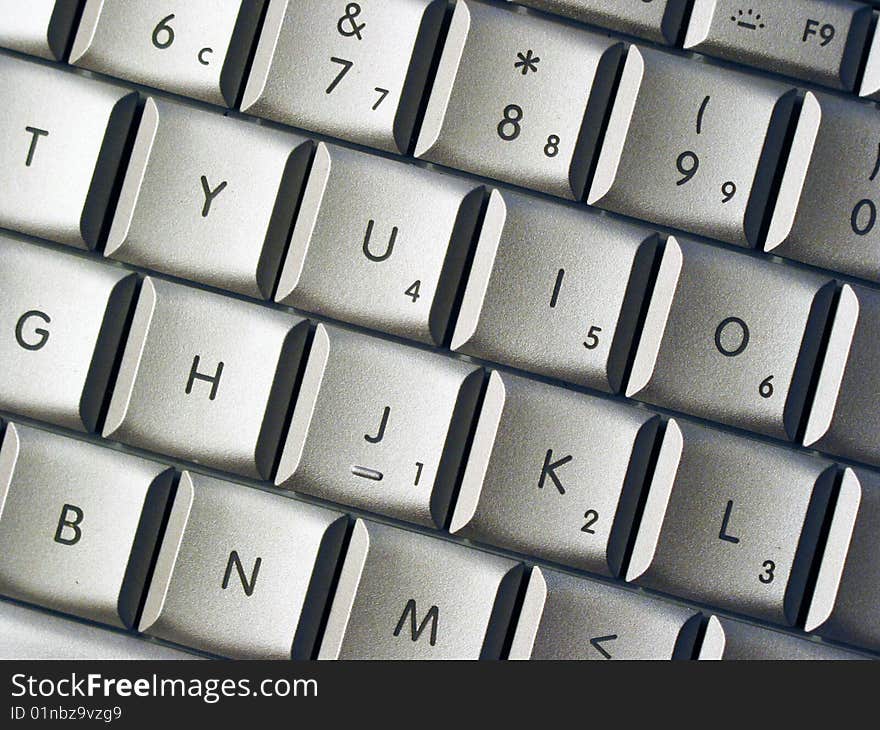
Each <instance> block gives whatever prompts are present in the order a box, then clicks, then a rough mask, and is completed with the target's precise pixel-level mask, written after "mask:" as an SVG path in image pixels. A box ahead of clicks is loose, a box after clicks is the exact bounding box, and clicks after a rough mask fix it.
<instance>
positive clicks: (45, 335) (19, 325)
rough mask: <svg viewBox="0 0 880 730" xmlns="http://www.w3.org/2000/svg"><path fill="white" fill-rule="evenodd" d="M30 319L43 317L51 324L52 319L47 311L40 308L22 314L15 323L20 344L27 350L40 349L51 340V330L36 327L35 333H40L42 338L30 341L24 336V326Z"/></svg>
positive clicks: (44, 320)
mask: <svg viewBox="0 0 880 730" xmlns="http://www.w3.org/2000/svg"><path fill="white" fill-rule="evenodd" d="M29 319H41V320H43V322H45V323H46V324H49V323H50V322H51V321H52V320H51V319H50V318H49V315H48V314H46V313H45V312H41V311H40V310H39V309H31V310H29V311H27V312H25V313H24V314H23V315H21V317H19V318H18V322H16V323H15V340H16V342H18V344H19V345H20V346H21V347H23V348H24V349H25V350H39V349H40V348H42V347H43V346H45V344H46V342H48V341H49V331H48V330H44V329H43V328H42V327H36V328H35V329H34V334H35V335H38V336H39V338H40V339H39V340H37V341H36V342H28V341H27V340H25V338H24V326H25V325H26V324H27V322H28V320H29Z"/></svg>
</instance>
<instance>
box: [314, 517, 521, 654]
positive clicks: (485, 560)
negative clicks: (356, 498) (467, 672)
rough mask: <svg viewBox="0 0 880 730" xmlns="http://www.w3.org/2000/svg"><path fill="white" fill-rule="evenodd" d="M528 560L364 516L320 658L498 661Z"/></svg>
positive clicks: (355, 534) (351, 544)
mask: <svg viewBox="0 0 880 730" xmlns="http://www.w3.org/2000/svg"><path fill="white" fill-rule="evenodd" d="M522 570H523V568H522V564H520V563H515V562H514V561H512V560H508V559H507V558H501V557H497V556H495V555H489V554H488V553H484V552H482V551H479V550H473V549H471V548H466V547H463V546H461V545H455V544H453V543H451V542H446V541H445V540H439V539H437V538H433V537H428V536H426V535H419V534H416V533H414V532H408V531H404V530H398V529H397V528H394V527H388V526H387V525H380V524H377V523H375V522H366V521H364V520H358V521H357V522H356V523H355V525H354V531H353V533H352V536H351V541H350V542H349V545H348V553H347V554H346V556H345V563H344V564H343V567H342V572H341V574H340V576H339V584H338V586H337V588H336V594H335V596H334V598H333V605H332V607H331V609H330V615H329V618H328V619H327V627H326V629H325V631H324V638H323V640H322V642H321V650H320V652H319V653H318V658H319V659H497V658H499V655H500V653H501V648H502V643H503V641H504V636H505V634H506V632H507V626H508V623H509V621H510V618H511V613H512V610H513V602H514V598H515V596H516V592H517V590H518V588H519V584H520V580H521V578H522Z"/></svg>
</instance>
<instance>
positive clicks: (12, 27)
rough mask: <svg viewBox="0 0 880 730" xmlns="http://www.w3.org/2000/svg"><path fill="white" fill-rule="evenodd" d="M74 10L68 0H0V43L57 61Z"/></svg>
mask: <svg viewBox="0 0 880 730" xmlns="http://www.w3.org/2000/svg"><path fill="white" fill-rule="evenodd" d="M76 12H77V3H76V2H71V0H28V2H26V3H23V2H21V0H0V46H2V47H3V48H11V49H12V50H13V51H20V52H21V53H27V54H29V55H31V56H39V57H40V58H48V59H49V60H50V61H60V60H62V59H63V58H64V52H65V51H66V50H67V44H68V41H69V40H70V36H71V32H72V30H73V23H74V20H75V19H76Z"/></svg>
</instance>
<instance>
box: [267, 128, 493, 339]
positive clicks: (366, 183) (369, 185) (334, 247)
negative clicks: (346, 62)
mask: <svg viewBox="0 0 880 730" xmlns="http://www.w3.org/2000/svg"><path fill="white" fill-rule="evenodd" d="M483 198H484V190H483V188H482V187H481V186H477V185H475V184H474V183H473V182H469V181H465V180H461V179H458V178H454V177H451V176H448V175H441V174H439V173H436V172H433V171H431V172H429V171H427V170H422V169H419V168H417V167H415V166H413V165H404V164H401V163H399V162H396V161H391V160H384V159H382V158H379V157H375V156H372V155H365V154H362V153H360V152H353V151H351V150H347V149H343V148H341V147H336V146H331V145H325V144H323V143H321V144H319V145H318V148H317V151H316V152H315V159H314V161H313V163H312V167H311V172H310V173H309V181H308V185H307V187H306V192H305V195H304V196H303V201H302V203H301V204H300V207H299V211H298V213H297V220H296V225H295V227H294V229H293V234H292V236H291V241H290V248H289V250H288V253H287V258H286V261H285V264H284V269H283V271H282V274H281V280H280V282H279V285H278V292H277V294H276V299H277V301H279V302H282V303H284V304H290V305H292V306H294V307H298V308H300V309H304V310H308V311H311V312H318V313H320V314H323V315H325V316H328V317H333V318H335V319H339V320H342V321H345V322H351V323H353V324H360V325H363V326H365V327H371V328H373V329H378V330H383V331H385V332H389V333H391V334H395V335H400V336H401V337H407V338H409V339H413V340H418V341H419V342H426V343H431V344H438V345H439V344H442V343H443V340H444V338H445V335H446V330H447V327H448V324H449V314H450V311H451V308H452V303H453V300H454V298H455V295H456V292H457V291H458V286H459V279H460V277H461V272H462V268H463V266H464V261H465V258H466V256H467V252H468V249H469V247H470V243H471V241H472V239H473V235H474V229H475V227H476V224H477V218H478V216H479V213H480V209H481V207H482V203H483Z"/></svg>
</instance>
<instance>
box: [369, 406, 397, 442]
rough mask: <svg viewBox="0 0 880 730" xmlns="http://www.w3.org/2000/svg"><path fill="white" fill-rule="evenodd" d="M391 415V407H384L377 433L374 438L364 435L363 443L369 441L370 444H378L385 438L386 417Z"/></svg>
mask: <svg viewBox="0 0 880 730" xmlns="http://www.w3.org/2000/svg"><path fill="white" fill-rule="evenodd" d="M390 415H391V406H385V409H384V410H383V411H382V420H381V421H380V422H379V432H378V433H377V434H376V435H375V436H370V434H368V433H365V434H364V441H369V442H370V443H371V444H378V443H379V442H380V441H381V440H382V439H383V438H385V427H386V426H387V425H388V416H390Z"/></svg>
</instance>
